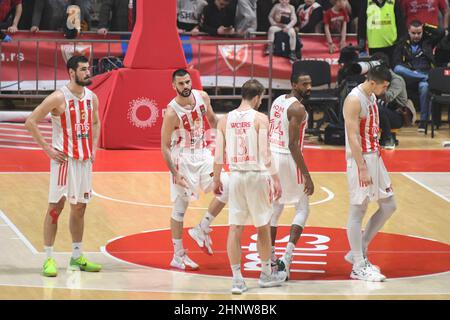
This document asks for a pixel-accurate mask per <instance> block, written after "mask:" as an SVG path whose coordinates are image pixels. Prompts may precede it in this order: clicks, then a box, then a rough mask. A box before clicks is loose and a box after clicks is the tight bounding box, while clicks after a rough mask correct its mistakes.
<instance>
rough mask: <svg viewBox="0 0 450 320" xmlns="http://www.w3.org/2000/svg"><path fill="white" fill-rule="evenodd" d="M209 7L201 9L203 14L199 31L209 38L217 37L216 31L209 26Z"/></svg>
mask: <svg viewBox="0 0 450 320" xmlns="http://www.w3.org/2000/svg"><path fill="white" fill-rule="evenodd" d="M208 8H209V7H205V8H204V9H203V14H202V18H201V22H200V31H202V32H206V33H207V34H209V35H211V36H217V29H216V28H214V27H211V26H210V25H208V24H209V21H210V20H211V17H210V12H209V10H208Z"/></svg>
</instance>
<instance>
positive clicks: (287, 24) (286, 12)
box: [266, 0, 297, 61]
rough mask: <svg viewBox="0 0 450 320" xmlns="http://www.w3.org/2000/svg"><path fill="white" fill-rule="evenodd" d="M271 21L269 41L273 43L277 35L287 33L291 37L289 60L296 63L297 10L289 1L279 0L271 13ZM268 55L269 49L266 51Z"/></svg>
mask: <svg viewBox="0 0 450 320" xmlns="http://www.w3.org/2000/svg"><path fill="white" fill-rule="evenodd" d="M269 21H270V24H271V25H272V26H271V27H270V28H269V32H268V40H269V41H271V42H273V41H274V40H275V33H277V32H280V31H282V32H285V33H287V34H288V35H289V46H290V50H291V52H290V53H289V59H291V60H293V61H295V60H297V56H296V55H295V49H296V45H297V33H296V32H295V29H294V26H295V25H296V24H297V15H296V14H295V8H294V6H293V5H291V4H289V0H279V3H277V4H276V5H275V6H274V7H273V8H272V10H271V11H270V13H269ZM266 53H267V54H268V49H266Z"/></svg>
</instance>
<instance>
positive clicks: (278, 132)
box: [269, 94, 308, 153]
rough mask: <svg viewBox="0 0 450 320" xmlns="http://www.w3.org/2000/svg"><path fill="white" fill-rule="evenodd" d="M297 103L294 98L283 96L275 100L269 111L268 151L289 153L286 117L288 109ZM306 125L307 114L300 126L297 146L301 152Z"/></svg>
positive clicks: (287, 121)
mask: <svg viewBox="0 0 450 320" xmlns="http://www.w3.org/2000/svg"><path fill="white" fill-rule="evenodd" d="M294 102H298V99H297V98H296V97H291V98H286V95H285V94H283V95H281V96H279V97H278V98H276V99H275V101H274V102H273V103H272V108H271V109H270V129H269V142H270V150H272V151H274V152H278V153H291V151H290V150H289V120H288V116H287V111H288V108H289V107H290V106H291V105H292V104H293V103H294ZM307 124H308V113H306V118H305V120H304V121H303V122H302V124H301V126H300V139H299V146H300V149H301V150H303V141H304V137H305V130H306V127H307Z"/></svg>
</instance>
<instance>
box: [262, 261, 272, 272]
mask: <svg viewBox="0 0 450 320" xmlns="http://www.w3.org/2000/svg"><path fill="white" fill-rule="evenodd" d="M261 272H262V273H264V274H265V275H270V274H271V273H272V268H271V267H270V260H267V261H261Z"/></svg>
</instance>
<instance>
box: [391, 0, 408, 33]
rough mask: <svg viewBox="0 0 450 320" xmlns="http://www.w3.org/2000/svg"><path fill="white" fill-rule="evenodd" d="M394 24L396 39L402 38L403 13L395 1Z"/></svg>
mask: <svg viewBox="0 0 450 320" xmlns="http://www.w3.org/2000/svg"><path fill="white" fill-rule="evenodd" d="M394 11H395V24H396V26H397V40H399V39H401V38H403V37H404V36H405V35H406V21H405V16H404V15H403V12H402V9H401V8H400V3H399V2H398V1H397V2H395V6H394Z"/></svg>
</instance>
